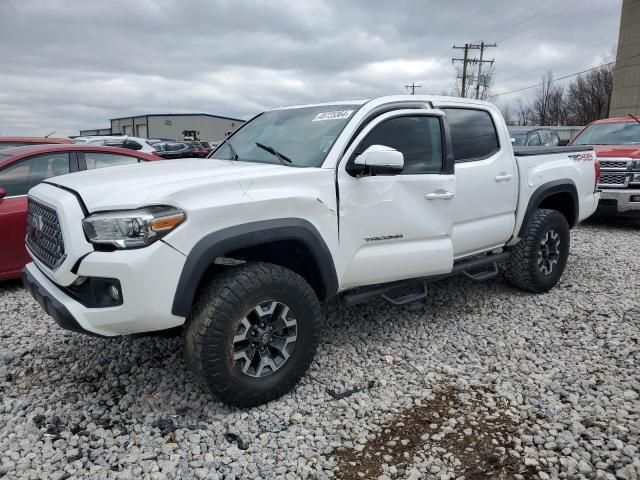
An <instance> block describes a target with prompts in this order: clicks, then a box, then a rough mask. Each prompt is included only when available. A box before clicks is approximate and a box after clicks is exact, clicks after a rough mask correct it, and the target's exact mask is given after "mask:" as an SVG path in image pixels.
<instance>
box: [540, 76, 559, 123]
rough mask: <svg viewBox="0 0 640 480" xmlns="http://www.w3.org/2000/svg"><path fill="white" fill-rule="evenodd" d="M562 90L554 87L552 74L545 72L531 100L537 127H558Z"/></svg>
mask: <svg viewBox="0 0 640 480" xmlns="http://www.w3.org/2000/svg"><path fill="white" fill-rule="evenodd" d="M563 90H564V89H563V88H562V87H560V86H557V85H554V80H553V72H552V71H551V70H547V71H546V72H545V74H544V75H543V76H542V85H540V87H539V88H538V89H537V90H536V95H535V98H534V100H533V107H532V108H533V113H534V116H535V121H536V122H537V123H538V125H560V123H561V121H562V118H561V117H562V116H563V111H564V108H563V106H562V103H563Z"/></svg>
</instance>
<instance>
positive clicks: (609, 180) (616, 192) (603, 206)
mask: <svg viewBox="0 0 640 480" xmlns="http://www.w3.org/2000/svg"><path fill="white" fill-rule="evenodd" d="M569 145H593V148H594V150H595V151H596V153H597V155H598V159H599V160H600V183H599V184H598V188H601V189H602V196H601V197H600V203H599V205H598V211H599V212H601V213H614V214H625V215H640V119H638V118H636V117H632V116H628V117H618V118H607V119H604V120H596V121H595V122H591V123H590V124H589V125H587V126H586V127H584V128H583V129H582V130H581V131H580V132H579V133H578V134H577V135H576V136H575V137H574V138H573V139H572V140H571V142H569Z"/></svg>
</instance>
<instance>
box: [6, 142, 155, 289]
mask: <svg viewBox="0 0 640 480" xmlns="http://www.w3.org/2000/svg"><path fill="white" fill-rule="evenodd" d="M153 160H160V158H159V157H157V156H155V155H149V154H147V153H142V152H137V151H133V150H127V149H124V148H117V147H98V146H86V145H73V144H68V145H31V146H27V147H15V148H7V149H4V150H0V232H1V234H0V280H8V279H11V278H19V277H20V271H21V270H22V267H24V266H25V265H26V264H27V263H28V262H29V261H30V260H29V255H28V254H27V251H26V249H25V247H24V237H25V232H26V212H27V192H28V191H29V189H30V188H31V187H33V186H35V185H37V184H38V183H40V182H41V181H43V180H45V179H47V178H49V177H55V176H57V175H64V174H65V173H71V172H77V171H80V170H87V169H93V168H103V167H110V166H115V165H126V164H130V163H139V162H140V161H145V162H146V161H153Z"/></svg>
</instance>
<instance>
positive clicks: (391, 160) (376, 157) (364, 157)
mask: <svg viewBox="0 0 640 480" xmlns="http://www.w3.org/2000/svg"><path fill="white" fill-rule="evenodd" d="M353 163H354V164H355V165H358V166H360V167H362V169H363V170H364V169H366V168H370V169H371V170H372V171H374V172H379V173H399V172H401V171H402V170H403V169H404V155H403V154H402V152H399V151H397V150H396V149H395V148H391V147H385V146H384V145H371V146H370V147H369V148H367V149H366V150H365V151H364V152H362V153H361V154H360V155H358V156H357V157H356V159H355V161H354V162H353Z"/></svg>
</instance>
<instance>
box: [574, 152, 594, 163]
mask: <svg viewBox="0 0 640 480" xmlns="http://www.w3.org/2000/svg"><path fill="white" fill-rule="evenodd" d="M569 158H570V159H571V160H573V161H574V162H590V161H591V160H593V156H592V155H591V153H573V154H570V155H569Z"/></svg>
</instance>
